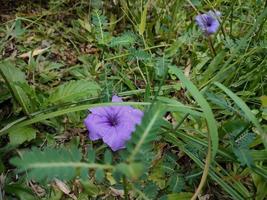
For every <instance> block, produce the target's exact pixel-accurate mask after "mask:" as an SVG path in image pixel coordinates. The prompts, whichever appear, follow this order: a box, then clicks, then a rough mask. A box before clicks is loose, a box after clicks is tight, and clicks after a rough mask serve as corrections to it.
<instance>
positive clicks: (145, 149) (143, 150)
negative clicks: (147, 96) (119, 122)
mask: <svg viewBox="0 0 267 200" xmlns="http://www.w3.org/2000/svg"><path fill="white" fill-rule="evenodd" d="M163 114H164V111H163V107H162V105H161V104H156V105H154V106H153V107H151V108H149V110H148V111H146V112H145V114H144V116H143V118H142V122H141V124H140V125H139V126H137V128H136V131H135V132H134V133H133V135H132V139H131V140H130V141H128V143H127V145H126V147H127V151H128V152H129V157H128V161H130V162H131V161H134V160H136V159H139V160H140V159H141V160H143V161H144V160H145V158H146V156H147V157H149V156H148V153H149V152H150V151H151V142H152V141H154V140H156V139H157V134H158V131H159V128H160V125H161V124H162V119H161V117H162V116H163Z"/></svg>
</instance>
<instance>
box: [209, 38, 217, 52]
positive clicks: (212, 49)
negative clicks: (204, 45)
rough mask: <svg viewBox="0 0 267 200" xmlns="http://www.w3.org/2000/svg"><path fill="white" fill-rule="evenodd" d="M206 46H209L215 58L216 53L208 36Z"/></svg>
mask: <svg viewBox="0 0 267 200" xmlns="http://www.w3.org/2000/svg"><path fill="white" fill-rule="evenodd" d="M208 44H209V48H210V51H211V53H212V54H213V56H214V57H215V56H216V51H215V48H214V46H213V42H212V39H211V37H210V36H208Z"/></svg>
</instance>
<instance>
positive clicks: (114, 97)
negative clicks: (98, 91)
mask: <svg viewBox="0 0 267 200" xmlns="http://www.w3.org/2000/svg"><path fill="white" fill-rule="evenodd" d="M112 102H123V101H122V99H121V98H120V97H118V96H116V95H114V96H113V97H112Z"/></svg>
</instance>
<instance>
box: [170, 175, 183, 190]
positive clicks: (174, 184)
mask: <svg viewBox="0 0 267 200" xmlns="http://www.w3.org/2000/svg"><path fill="white" fill-rule="evenodd" d="M184 184H185V183H184V178H183V177H182V176H181V175H179V174H173V175H172V176H171V177H170V178H169V180H168V186H169V188H170V189H171V191H172V192H181V191H182V189H183V188H184Z"/></svg>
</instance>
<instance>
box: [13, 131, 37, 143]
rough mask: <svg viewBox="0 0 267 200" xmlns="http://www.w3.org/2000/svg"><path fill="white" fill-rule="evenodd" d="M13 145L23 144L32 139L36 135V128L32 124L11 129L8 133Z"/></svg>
mask: <svg viewBox="0 0 267 200" xmlns="http://www.w3.org/2000/svg"><path fill="white" fill-rule="evenodd" d="M8 136H9V141H10V144H11V145H17V144H22V143H24V142H26V141H31V140H33V139H35V137H36V130H35V129H34V128H32V127H30V126H24V127H21V128H18V129H15V130H11V131H10V132H9V134H8Z"/></svg>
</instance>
